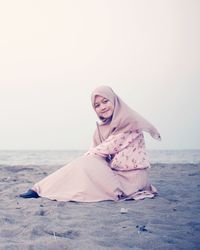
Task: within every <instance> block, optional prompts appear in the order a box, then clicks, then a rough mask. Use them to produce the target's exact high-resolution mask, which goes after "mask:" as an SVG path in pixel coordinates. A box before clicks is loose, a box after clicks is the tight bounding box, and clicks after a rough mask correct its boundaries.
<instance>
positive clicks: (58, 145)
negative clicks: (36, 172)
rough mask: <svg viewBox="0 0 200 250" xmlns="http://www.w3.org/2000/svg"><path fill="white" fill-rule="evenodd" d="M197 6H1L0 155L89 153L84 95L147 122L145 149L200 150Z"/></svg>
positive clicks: (91, 121)
mask: <svg viewBox="0 0 200 250" xmlns="http://www.w3.org/2000/svg"><path fill="white" fill-rule="evenodd" d="M199 13H200V1H198V0H187V1H186V0H137V1H135V0H84V1H83V0H63V1H61V0H57V1H55V0H54V1H52V0H33V1H30V0H24V1H21V0H18V1H16V0H6V1H1V2H0V117H1V119H0V149H2V150H3V149H87V148H88V147H89V145H90V143H91V141H92V134H93V131H94V129H95V122H96V120H97V117H96V114H95V113H94V111H93V109H92V107H91V103H90V94H91V91H92V90H93V89H94V88H96V87H97V86H99V85H102V84H103V85H109V86H111V87H112V88H113V89H114V91H115V92H116V93H117V94H118V95H119V96H121V98H122V99H123V100H124V101H125V102H126V103H127V104H128V105H129V106H131V107H132V108H133V109H135V110H136V111H137V112H139V113H140V114H142V115H143V116H144V117H145V118H146V119H148V120H149V121H150V122H152V123H153V124H154V125H155V126H156V127H157V128H158V130H159V131H160V133H161V135H162V141H161V142H158V141H155V140H153V139H151V137H150V136H148V135H146V136H145V137H146V141H147V148H149V149H200V108H199V107H200V101H199V99H200V47H199V44H200V15H199Z"/></svg>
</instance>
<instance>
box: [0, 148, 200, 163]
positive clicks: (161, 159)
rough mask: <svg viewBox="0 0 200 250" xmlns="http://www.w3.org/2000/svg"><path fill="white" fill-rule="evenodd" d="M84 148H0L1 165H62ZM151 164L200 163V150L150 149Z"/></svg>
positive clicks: (79, 153) (80, 153)
mask: <svg viewBox="0 0 200 250" xmlns="http://www.w3.org/2000/svg"><path fill="white" fill-rule="evenodd" d="M85 152H86V151H83V150H0V166H5V165H23V166H24V165H58V166H62V165H65V164H67V163H69V162H70V161H72V160H74V159H75V158H77V157H79V156H81V155H82V154H84V153H85ZM148 153H149V156H150V162H151V164H155V163H168V164H174V163H180V164H187V163H190V164H199V163H200V150H149V151H148Z"/></svg>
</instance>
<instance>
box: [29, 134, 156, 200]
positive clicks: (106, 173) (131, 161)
mask: <svg viewBox="0 0 200 250" xmlns="http://www.w3.org/2000/svg"><path fill="white" fill-rule="evenodd" d="M108 156H111V158H110V161H108V160H106V158H107V157H108ZM149 167H150V165H149V159H148V156H147V153H146V150H145V145H144V137H143V134H142V133H135V132H131V131H130V132H128V133H120V134H117V135H111V136H109V137H108V138H107V139H106V140H105V141H104V142H102V143H101V144H99V145H98V146H96V147H94V148H92V149H90V150H89V151H88V152H87V153H86V154H85V155H83V156H81V157H79V158H77V159H76V160H74V161H72V162H71V163H69V164H67V165H65V166H64V167H62V168H60V169H59V170H57V171H56V172H54V173H52V174H50V175H49V176H47V177H46V178H44V179H42V180H41V181H39V182H38V183H36V184H35V185H34V186H33V188H32V189H33V190H34V191H36V192H37V193H38V195H39V196H41V197H46V198H49V199H51V200H57V201H81V202H96V201H103V200H114V201H118V200H122V199H135V200H137V199H144V198H146V197H149V198H152V197H154V196H155V194H156V192H157V191H156V189H155V187H153V186H152V185H150V184H149V182H148V173H147V169H148V168H149Z"/></svg>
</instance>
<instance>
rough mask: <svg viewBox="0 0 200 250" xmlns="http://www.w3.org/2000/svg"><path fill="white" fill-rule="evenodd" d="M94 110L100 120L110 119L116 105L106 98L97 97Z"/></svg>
mask: <svg viewBox="0 0 200 250" xmlns="http://www.w3.org/2000/svg"><path fill="white" fill-rule="evenodd" d="M94 108H95V111H96V113H97V115H98V116H99V117H100V118H104V119H108V118H110V117H111V116H112V114H113V112H114V105H113V104H112V102H110V101H109V100H108V99H106V98H105V97H102V96H99V95H97V96H96V97H95V100H94Z"/></svg>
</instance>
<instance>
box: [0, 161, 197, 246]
mask: <svg viewBox="0 0 200 250" xmlns="http://www.w3.org/2000/svg"><path fill="white" fill-rule="evenodd" d="M59 167H61V166H34V165H30V166H19V165H18V166H3V165H2V166H0V171H1V175H0V193H1V196H0V199H1V200H0V249H19V250H23V249H24V250H25V249H30V250H40V249H41V250H43V249H52V250H56V249H58V250H60V249H72V250H73V249H86V250H90V249H91V250H98V249H108V250H109V249H112V250H117V249H123V250H124V249H136V250H139V249H141V250H143V249H148V250H149V249H162V250H163V249H164V250H167V249H170V250H173V249H187V250H189V249H190V250H191V249H200V218H199V217H200V195H199V192H200V164H154V165H152V168H151V170H150V180H151V183H152V184H153V185H155V186H156V188H157V189H158V192H159V194H158V196H157V197H156V198H154V199H145V200H142V201H133V200H132V201H122V202H117V203H116V202H111V201H105V202H99V203H77V202H57V201H50V200H48V199H44V198H39V199H22V198H19V197H18V194H20V193H22V192H24V191H26V190H27V189H28V188H30V187H31V186H32V185H33V184H34V183H35V182H37V181H39V180H40V179H42V178H43V177H45V176H46V175H47V174H49V173H51V172H53V171H55V170H56V169H58V168H59ZM123 208H124V209H123ZM123 210H124V211H123ZM123 212H124V213H123Z"/></svg>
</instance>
